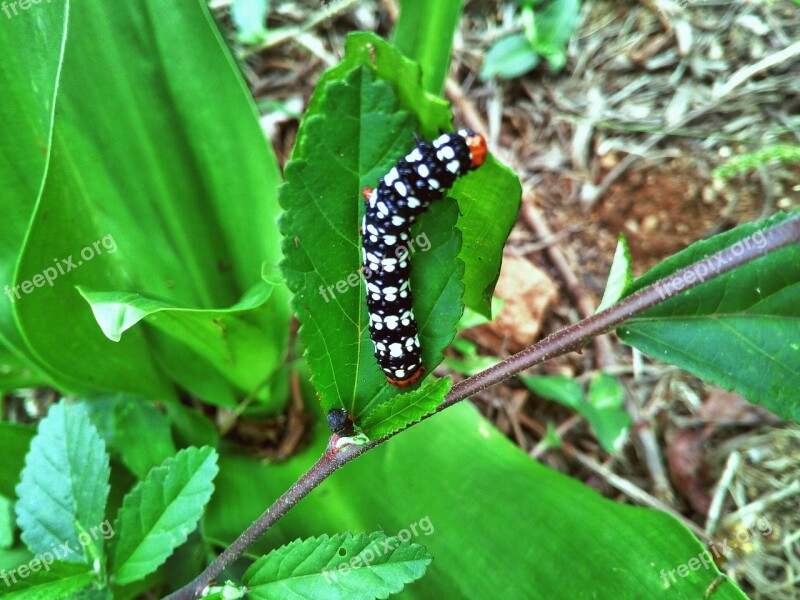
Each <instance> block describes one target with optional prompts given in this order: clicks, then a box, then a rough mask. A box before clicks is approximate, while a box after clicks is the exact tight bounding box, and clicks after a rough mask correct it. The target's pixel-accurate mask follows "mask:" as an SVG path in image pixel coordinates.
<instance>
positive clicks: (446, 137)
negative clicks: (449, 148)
mask: <svg viewBox="0 0 800 600" xmlns="http://www.w3.org/2000/svg"><path fill="white" fill-rule="evenodd" d="M449 141H450V135H449V134H447V133H445V134H443V135H440V136H439V137H438V138H436V139H435V140H433V147H434V148H439V147H441V146H443V145H445V144H446V143H447V142H449Z"/></svg>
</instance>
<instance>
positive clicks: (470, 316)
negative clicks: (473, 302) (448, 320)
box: [458, 296, 505, 331]
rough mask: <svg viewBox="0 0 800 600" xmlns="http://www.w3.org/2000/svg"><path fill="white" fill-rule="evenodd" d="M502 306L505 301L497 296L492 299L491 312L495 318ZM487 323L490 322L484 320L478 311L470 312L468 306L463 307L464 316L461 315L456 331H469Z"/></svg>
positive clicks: (486, 319)
mask: <svg viewBox="0 0 800 600" xmlns="http://www.w3.org/2000/svg"><path fill="white" fill-rule="evenodd" d="M503 304H505V301H504V300H503V299H502V298H498V297H497V296H493V297H492V304H491V311H492V315H493V316H497V314H498V313H499V312H500V309H501V308H503ZM489 322H491V319H489V318H486V317H485V316H484V315H482V314H481V313H479V312H478V311H476V310H472V309H471V308H470V307H469V306H466V307H464V314H463V315H461V319H460V320H459V322H458V330H459V331H461V330H464V329H469V328H470V327H478V326H480V325H486V323H489Z"/></svg>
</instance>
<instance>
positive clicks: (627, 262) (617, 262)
mask: <svg viewBox="0 0 800 600" xmlns="http://www.w3.org/2000/svg"><path fill="white" fill-rule="evenodd" d="M632 281H633V269H632V267H631V251H630V248H629V247H628V240H626V239H625V235H624V234H622V233H620V234H619V239H618V240H617V249H616V250H615V251H614V260H613V261H612V262H611V270H610V272H609V274H608V281H607V282H606V291H605V292H603V299H602V300H601V301H600V306H598V307H597V311H596V312H600V311H601V310H605V309H607V308H608V307H609V306H612V305H614V304H616V303H617V302H618V301H619V299H620V298H622V294H623V293H624V292H625V288H627V287H628V286H629V285H630V284H631V282H632Z"/></svg>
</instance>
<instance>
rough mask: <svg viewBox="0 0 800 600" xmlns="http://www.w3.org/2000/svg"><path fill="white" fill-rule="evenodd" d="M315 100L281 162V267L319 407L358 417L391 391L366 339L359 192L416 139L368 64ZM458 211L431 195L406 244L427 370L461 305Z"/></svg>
mask: <svg viewBox="0 0 800 600" xmlns="http://www.w3.org/2000/svg"><path fill="white" fill-rule="evenodd" d="M319 106H320V109H321V112H320V114H316V115H309V116H307V117H306V121H305V125H304V127H303V135H302V136H301V137H300V139H299V141H298V147H299V150H296V151H295V152H296V153H297V154H300V155H301V156H303V157H304V158H303V159H293V160H292V161H291V162H290V163H289V164H288V165H287V167H286V182H287V183H286V185H285V186H284V187H283V188H282V190H281V201H282V203H283V204H284V206H285V207H286V209H287V211H286V213H285V214H284V216H283V218H282V219H281V228H282V232H283V234H284V236H285V243H284V253H285V255H286V259H285V262H284V263H283V269H284V274H285V277H286V281H287V284H288V285H289V287H290V289H292V291H293V292H294V293H295V296H294V301H293V304H294V307H295V310H296V312H297V314H298V318H299V319H300V321H301V323H302V328H301V329H300V334H301V337H302V339H303V341H304V343H305V344H306V347H307V352H306V356H307V360H308V361H309V365H310V367H311V370H312V372H313V374H314V379H313V380H314V383H315V385H316V387H317V389H318V391H319V393H320V394H321V396H322V402H323V405H324V406H326V407H327V408H333V407H335V406H345V407H346V408H347V409H348V412H349V413H350V414H351V415H353V416H355V417H356V418H358V416H359V415H361V414H362V413H363V412H365V411H366V410H367V409H368V408H370V407H372V406H373V405H376V404H379V403H380V402H382V401H386V400H387V399H388V398H389V397H391V396H392V395H395V394H397V390H395V389H394V388H392V389H387V388H388V387H389V386H388V385H387V384H386V381H385V375H384V374H383V372H382V371H381V370H380V368H379V367H378V364H377V362H376V360H375V358H374V356H373V353H374V347H373V345H372V341H371V340H370V338H369V330H368V326H367V324H368V314H367V308H366V301H365V299H364V289H363V282H362V278H361V276H360V264H361V250H360V238H359V233H358V227H359V223H360V217H359V210H363V209H362V205H363V202H361V201H360V200H359V190H360V189H361V188H362V187H363V186H364V185H366V184H370V185H374V184H375V182H376V180H377V179H379V177H380V174H381V173H383V172H385V171H386V170H388V168H389V166H390V165H391V164H393V163H394V162H395V161H396V160H397V157H398V156H401V155H402V154H403V153H404V152H407V151H408V148H409V147H410V146H413V130H414V121H413V119H412V118H411V117H410V116H409V115H408V114H406V113H403V112H398V110H397V101H396V99H395V97H394V95H393V93H392V90H391V88H390V86H389V85H388V84H387V83H385V82H383V81H373V79H372V75H371V72H370V71H369V70H368V69H366V68H364V67H360V68H356V69H355V70H353V71H352V72H351V73H350V74H349V75H348V77H347V78H346V79H345V80H344V81H330V83H328V84H327V85H326V87H325V97H324V99H323V101H322V102H321V103H320V104H319ZM331 156H336V157H338V159H337V160H336V161H331V160H330V157H331ZM456 218H457V207H456V206H455V204H454V203H452V202H440V203H437V204H436V205H435V206H434V207H432V209H431V210H430V211H429V212H427V213H426V214H424V215H423V217H422V218H421V219H420V220H419V221H418V222H417V223H416V224H415V226H414V227H413V228H412V240H410V242H409V250H410V254H411V264H412V268H411V273H412V275H411V285H412V289H413V293H414V314H415V316H416V317H417V321H418V324H419V328H420V342H421V345H422V348H423V362H424V364H425V366H426V368H427V369H428V370H429V372H430V371H432V370H433V368H435V366H436V365H438V364H439V363H440V362H441V359H442V353H443V350H444V348H445V347H446V346H447V344H449V342H450V340H451V339H452V338H453V336H454V334H455V325H456V322H457V320H458V318H459V317H460V313H461V307H460V302H459V299H460V296H461V294H462V293H463V286H462V284H461V282H460V280H459V279H460V275H461V273H462V268H463V266H462V264H461V263H459V262H457V259H456V255H457V254H458V251H459V247H460V239H459V238H458V236H457V235H455V236H454V235H453V227H454V225H455V221H456ZM411 241H413V242H414V244H413V246H412V244H411ZM423 274H424V277H423V276H422V275H423ZM434 315H435V317H434Z"/></svg>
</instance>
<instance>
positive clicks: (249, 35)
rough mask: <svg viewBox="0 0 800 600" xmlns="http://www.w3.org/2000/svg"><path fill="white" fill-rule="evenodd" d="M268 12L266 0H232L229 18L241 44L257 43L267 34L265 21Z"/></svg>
mask: <svg viewBox="0 0 800 600" xmlns="http://www.w3.org/2000/svg"><path fill="white" fill-rule="evenodd" d="M267 12H269V2H268V0H233V4H231V19H232V20H233V24H234V25H236V29H237V30H238V35H237V37H238V39H239V41H240V42H242V43H243V44H257V43H258V42H259V41H261V40H263V39H264V36H265V35H266V34H267V29H266V27H265V25H264V24H265V23H266V20H267Z"/></svg>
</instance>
